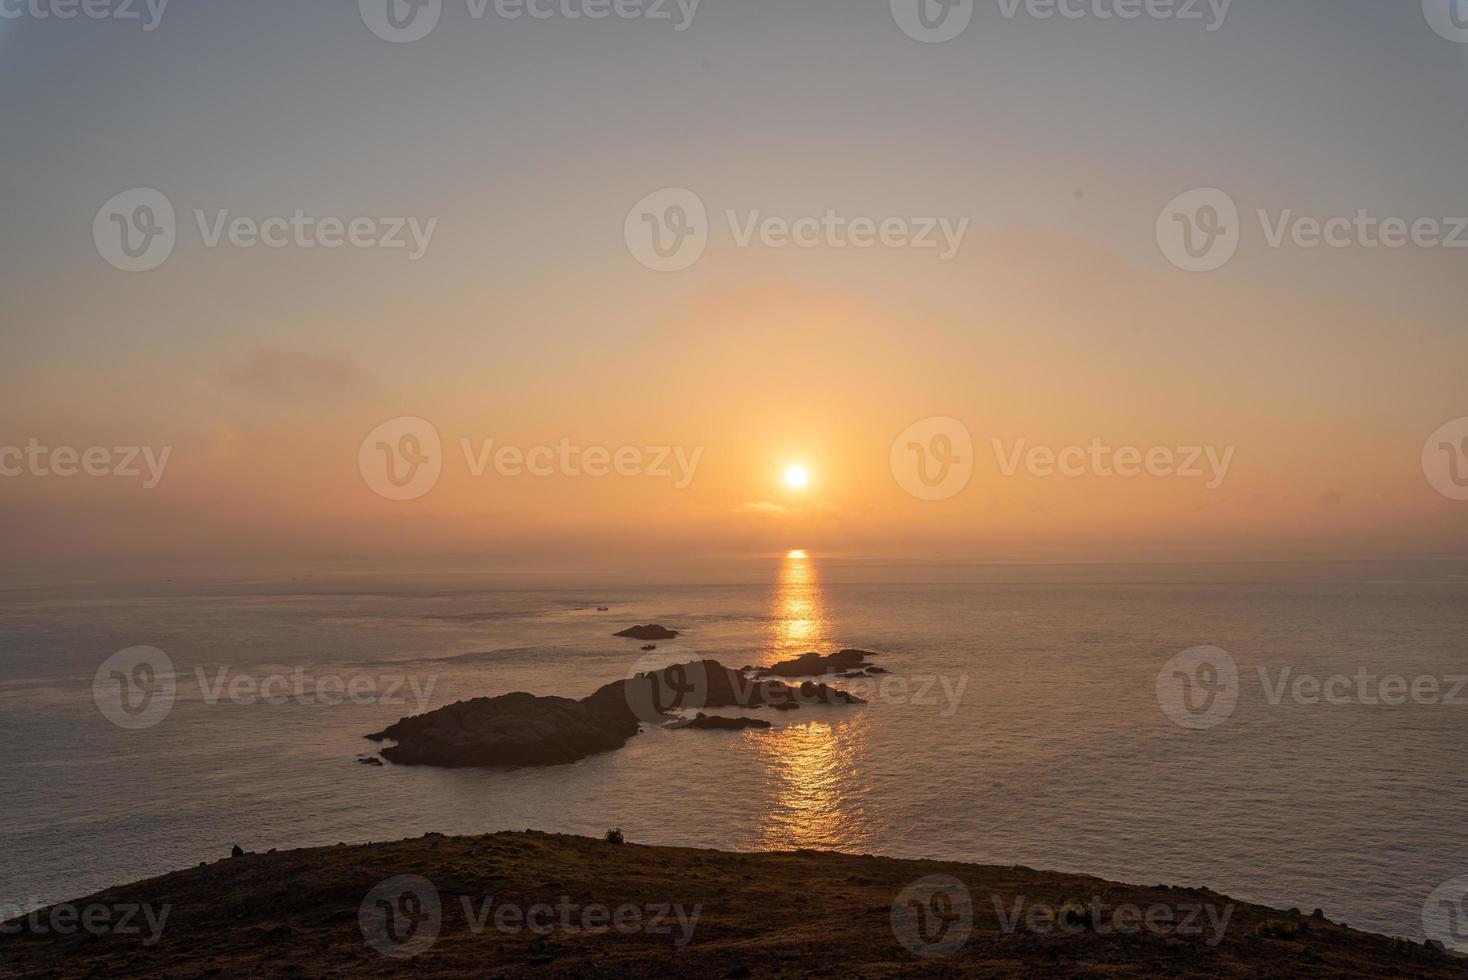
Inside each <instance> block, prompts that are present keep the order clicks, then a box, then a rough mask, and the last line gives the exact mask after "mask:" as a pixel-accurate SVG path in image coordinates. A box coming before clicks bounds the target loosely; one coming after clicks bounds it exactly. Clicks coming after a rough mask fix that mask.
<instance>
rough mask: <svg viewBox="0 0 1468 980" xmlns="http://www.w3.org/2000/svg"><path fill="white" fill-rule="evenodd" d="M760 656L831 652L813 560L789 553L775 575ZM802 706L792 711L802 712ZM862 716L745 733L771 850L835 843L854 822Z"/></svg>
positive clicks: (763, 838) (765, 842)
mask: <svg viewBox="0 0 1468 980" xmlns="http://www.w3.org/2000/svg"><path fill="white" fill-rule="evenodd" d="M771 622H772V626H771V635H770V642H769V646H770V649H769V652H768V655H767V657H766V658H765V662H766V663H773V662H775V661H777V660H788V659H790V658H792V657H798V656H800V655H801V654H802V653H807V652H809V651H811V650H819V651H820V652H823V653H829V652H830V650H828V649H826V648H827V647H829V646H830V633H831V623H830V620H829V617H828V614H827V610H826V598H825V593H824V592H823V591H822V589H821V584H820V578H819V575H818V573H817V570H816V564H815V562H814V560H813V559H812V558H811V557H810V556H809V555H808V554H807V553H806V552H805V551H804V550H799V549H797V550H792V551H790V552H788V553H787V554H786V555H785V557H784V559H783V561H782V562H781V564H780V568H779V572H778V574H777V576H776V581H775V590H774V598H773V609H772V615H771ZM804 713H806V709H801V711H800V712H792V714H804ZM865 727H866V726H865V724H864V722H863V720H861V719H860V718H843V719H841V720H839V721H836V722H834V723H833V722H831V721H826V720H821V721H809V722H804V723H799V724H791V725H781V726H777V727H776V728H775V729H773V730H772V731H770V732H767V733H760V734H759V736H758V737H757V738H754V739H751V742H752V744H753V745H755V746H757V747H758V749H759V751H760V752H761V753H762V755H763V756H764V765H765V768H766V771H767V773H768V774H769V776H770V783H771V789H772V790H773V799H772V800H771V803H770V805H769V806H768V807H767V808H766V810H765V811H764V813H763V815H762V817H761V820H760V828H759V833H760V844H761V846H762V847H766V848H771V849H785V848H793V847H837V846H840V845H841V844H842V843H843V842H844V841H846V840H848V839H849V838H850V836H851V834H852V831H853V829H854V828H855V827H857V826H859V824H860V821H859V819H857V812H856V811H858V810H859V809H860V801H859V800H856V799H853V798H851V789H852V787H853V786H854V785H855V783H856V782H857V781H855V780H853V776H854V775H855V774H856V773H857V771H858V769H859V763H860V760H861V758H862V756H863V754H864V750H865V744H864V743H865Z"/></svg>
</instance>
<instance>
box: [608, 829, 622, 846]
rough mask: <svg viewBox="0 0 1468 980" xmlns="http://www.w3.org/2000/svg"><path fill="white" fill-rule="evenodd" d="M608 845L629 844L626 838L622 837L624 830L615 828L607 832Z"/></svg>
mask: <svg viewBox="0 0 1468 980" xmlns="http://www.w3.org/2000/svg"><path fill="white" fill-rule="evenodd" d="M607 843H608V844H625V843H627V838H625V837H623V836H622V828H620V827H614V828H612V829H611V830H609V831H607Z"/></svg>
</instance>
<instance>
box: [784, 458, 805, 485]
mask: <svg viewBox="0 0 1468 980" xmlns="http://www.w3.org/2000/svg"><path fill="white" fill-rule="evenodd" d="M809 482H810V474H809V473H808V472H806V469H805V467H804V466H801V465H799V464H796V463H792V464H790V465H789V466H787V467H786V468H785V485H786V486H787V487H791V488H793V489H795V490H799V489H800V488H801V487H803V486H805V485H806V484H807V483H809Z"/></svg>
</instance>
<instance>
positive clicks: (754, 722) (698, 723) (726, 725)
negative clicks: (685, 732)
mask: <svg viewBox="0 0 1468 980" xmlns="http://www.w3.org/2000/svg"><path fill="white" fill-rule="evenodd" d="M668 727H669V728H704V729H709V730H713V731H738V730H739V729H741V728H769V727H770V723H769V722H767V721H760V720H759V719H758V718H721V717H719V716H718V715H706V714H704V713H703V712H702V711H700V712H699V713H698V715H697V717H694V718H688V719H685V720H683V721H675V722H674V723H673V724H671V725H669V726H668Z"/></svg>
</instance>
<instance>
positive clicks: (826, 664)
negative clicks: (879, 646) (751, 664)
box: [755, 650, 876, 677]
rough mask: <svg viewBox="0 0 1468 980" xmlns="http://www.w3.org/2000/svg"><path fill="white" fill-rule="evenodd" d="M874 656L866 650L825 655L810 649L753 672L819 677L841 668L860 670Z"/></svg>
mask: <svg viewBox="0 0 1468 980" xmlns="http://www.w3.org/2000/svg"><path fill="white" fill-rule="evenodd" d="M875 656H876V654H875V653H869V652H867V651H866V650H837V651H836V652H835V653H830V654H826V655H825V656H822V655H821V654H819V653H816V652H814V651H812V652H810V653H803V654H801V655H800V656H798V657H796V658H795V659H794V660H782V661H780V662H779V663H777V664H774V665H773V666H770V667H759V668H756V670H755V673H757V674H759V675H760V676H761V677H819V676H821V675H822V674H830V673H836V672H839V671H843V670H860V669H861V668H863V667H868V666H870V664H868V663H867V658H868V657H875Z"/></svg>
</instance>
